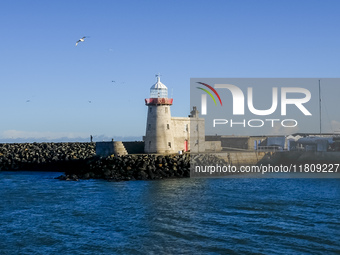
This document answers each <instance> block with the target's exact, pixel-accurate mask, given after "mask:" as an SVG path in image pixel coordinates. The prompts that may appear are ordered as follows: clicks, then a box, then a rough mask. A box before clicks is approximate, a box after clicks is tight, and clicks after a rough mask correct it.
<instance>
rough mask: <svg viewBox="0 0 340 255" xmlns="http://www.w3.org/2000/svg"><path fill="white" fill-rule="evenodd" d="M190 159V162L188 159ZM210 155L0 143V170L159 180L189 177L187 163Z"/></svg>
mask: <svg viewBox="0 0 340 255" xmlns="http://www.w3.org/2000/svg"><path fill="white" fill-rule="evenodd" d="M190 159H192V162H190ZM209 162H211V163H213V162H214V163H215V164H216V162H219V163H220V164H226V162H225V161H224V160H223V159H220V158H217V157H216V156H213V155H194V156H192V155H190V154H182V155H178V154H176V155H155V154H138V155H137V154H132V155H122V156H113V155H112V156H108V157H99V156H96V154H95V143H22V144H19V143H18V144H0V171H19V170H26V171H58V172H64V173H65V174H64V175H61V176H60V177H58V179H60V180H79V179H105V180H109V181H123V180H159V179H165V178H186V177H189V176H190V163H195V164H210V163H209Z"/></svg>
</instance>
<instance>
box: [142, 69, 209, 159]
mask: <svg viewBox="0 0 340 255" xmlns="http://www.w3.org/2000/svg"><path fill="white" fill-rule="evenodd" d="M156 77H157V82H156V83H155V84H154V85H153V86H152V87H151V88H150V98H147V99H145V104H146V105H147V106H148V116H147V122H146V132H145V136H144V137H143V140H144V152H145V153H160V154H164V153H178V152H179V151H189V150H190V151H191V152H204V151H205V137H204V135H205V127H204V119H203V118H199V117H198V111H197V109H196V107H194V109H193V111H192V112H191V115H189V117H172V116H171V111H170V106H171V105H172V103H173V99H172V98H168V88H167V87H166V86H165V85H164V84H163V83H162V82H161V81H160V76H159V75H156ZM190 134H191V138H192V139H191V140H190Z"/></svg>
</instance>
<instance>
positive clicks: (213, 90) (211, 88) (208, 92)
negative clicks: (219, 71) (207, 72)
mask: <svg viewBox="0 0 340 255" xmlns="http://www.w3.org/2000/svg"><path fill="white" fill-rule="evenodd" d="M197 83H199V84H201V85H203V86H206V87H207V88H209V89H210V90H211V91H212V92H214V94H215V95H216V96H217V98H218V100H219V101H220V104H221V106H222V100H221V97H220V95H219V94H218V93H217V91H216V90H215V89H214V88H213V87H211V86H210V85H208V84H206V83H203V82H197ZM197 88H198V89H201V90H203V91H204V92H206V93H207V94H208V95H209V96H210V97H211V98H212V100H213V101H214V103H215V105H217V103H216V100H215V97H214V96H213V95H212V94H211V92H210V91H209V90H207V89H204V88H201V87H197Z"/></svg>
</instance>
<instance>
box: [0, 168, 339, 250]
mask: <svg viewBox="0 0 340 255" xmlns="http://www.w3.org/2000/svg"><path fill="white" fill-rule="evenodd" d="M59 175H61V173H55V172H0V198H1V203H0V254H44V255H46V254H340V179H240V178H238V179H171V180H162V181H130V182H107V181H103V180H81V181H78V182H74V181H59V180H56V179H54V177H57V176H59Z"/></svg>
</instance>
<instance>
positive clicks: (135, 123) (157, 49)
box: [0, 0, 340, 142]
mask: <svg viewBox="0 0 340 255" xmlns="http://www.w3.org/2000/svg"><path fill="white" fill-rule="evenodd" d="M339 10H340V2H339V1H336V0H334V1H327V0H325V1H313V0H300V1H290V0H287V1H272V0H271V1H264V0H258V1H253V0H249V1H247V0H239V1H236V0H235V1H228V0H224V1H214V0H213V1H200V0H198V1H197V0H196V1H189V0H184V1H169V0H168V1H151V0H150V1H112V0H110V1H106V0H101V1H88V0H84V1H73V0H67V1H66V0H60V1H34V0H32V1H16V0H13V1H7V0H4V1H1V2H0V31H1V34H0V46H1V47H0V89H1V94H0V95H1V97H0V98H1V100H0V109H1V122H0V142H11V141H28V142H34V141H43V140H46V141H82V140H89V136H90V135H92V136H93V137H94V140H95V141H96V140H105V139H110V138H116V139H122V140H136V139H139V140H140V139H141V138H142V136H143V135H144V134H145V126H146V116H147V107H146V106H145V103H144V99H145V98H147V97H148V96H149V90H150V87H151V86H152V85H153V84H154V83H155V82H156V78H155V74H157V73H160V74H161V81H162V83H164V84H165V85H166V86H167V87H168V89H169V95H172V96H173V98H174V103H173V106H172V107H171V113H172V115H173V116H177V117H182V116H187V115H188V114H189V111H190V78H193V77H194V78H201V77H205V78H227V77H238V78H250V77H252V78H256V77H262V78H266V77H271V78H274V77H277V78H289V77H292V78H298V77H301V78H309V77H312V78H328V77H329V78H338V77H339V71H340V70H339V69H340V51H339V45H340V33H339V25H340V16H339V15H338V13H339ZM83 36H86V38H85V41H84V42H80V43H79V44H78V46H75V43H76V41H77V40H78V39H79V38H82V37H83ZM327 93H328V94H330V95H331V94H332V92H331V91H328V92H325V97H326V96H327ZM333 94H334V93H333ZM324 101H325V103H326V102H327V104H328V105H327V106H326V107H325V109H334V108H337V107H338V106H339V101H334V100H327V98H325V100H324ZM328 114H329V115H330V116H329V121H330V122H332V121H333V122H334V123H333V127H334V128H335V129H336V130H337V129H339V130H340V125H338V124H339V123H340V122H339V116H338V115H337V113H336V112H335V113H333V112H332V111H330V112H329V113H328ZM325 131H326V130H325Z"/></svg>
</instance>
